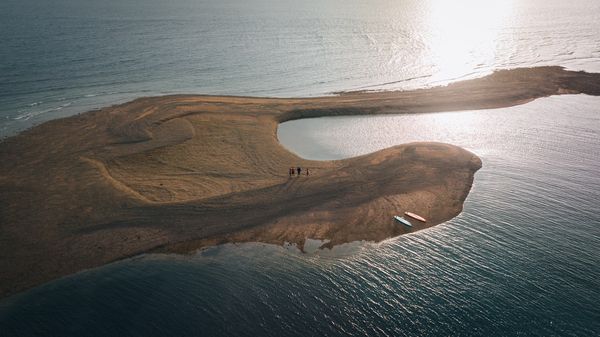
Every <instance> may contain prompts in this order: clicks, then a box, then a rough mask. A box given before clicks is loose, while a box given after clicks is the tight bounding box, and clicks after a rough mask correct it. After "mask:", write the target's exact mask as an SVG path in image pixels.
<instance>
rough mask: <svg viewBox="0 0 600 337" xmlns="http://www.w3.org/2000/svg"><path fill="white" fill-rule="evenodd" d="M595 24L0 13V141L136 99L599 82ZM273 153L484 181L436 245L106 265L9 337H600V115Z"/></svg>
mask: <svg viewBox="0 0 600 337" xmlns="http://www.w3.org/2000/svg"><path fill="white" fill-rule="evenodd" d="M599 6H600V2H598V1H595V0H579V1H568V2H566V1H556V0H550V1H542V0H528V1H517V0H514V1H510V0H507V1H473V0H460V1H452V2H450V1H442V0H439V1H437V0H427V1H416V0H414V1H412V0H411V1H409V0H406V1H391V0H390V1H387V0H380V1H375V0H371V1H354V0H344V1H341V0H339V1H338V0H333V1H316V0H315V1H313V0H308V1H291V0H290V1H287V0H283V1H274V0H273V1H270V0H252V1H233V0H226V1H208V0H197V1H192V0H176V1H168V2H167V1H157V0H148V1H139V0H124V1H91V0H84V1H75V0H50V1H34V0H19V1H17V0H3V1H1V2H0V41H2V42H1V47H0V136H6V135H10V134H14V133H15V132H17V131H20V130H23V129H24V128H27V127H29V126H31V125H32V124H34V123H38V122H41V121H44V120H48V119H53V118H57V117H61V116H67V115H70V114H74V113H78V112H82V111H84V110H87V109H91V108H96V107H100V106H104V105H107V104H113V103H116V102H120V101H123V100H127V99H130V98H134V97H138V96H141V95H154V94H167V93H181V92H187V93H214V94H244V95H261V96H273V95H274V96H304V95H317V94H327V93H331V92H332V91H337V90H349V89H377V88H385V89H389V88H412V87H422V86H428V85H435V84H440V83H445V82H448V81H452V80H455V79H460V78H466V77H472V76H479V75H482V74H485V73H488V72H489V71H491V70H493V69H495V68H502V67H515V66H531V65H540V64H559V65H565V66H568V67H570V68H576V69H586V70H590V71H592V70H597V71H598V70H600V7H599ZM279 138H280V140H281V141H282V142H283V143H284V145H285V146H287V147H288V148H289V149H291V150H292V151H295V152H296V153H298V154H300V155H302V156H305V157H308V158H313V159H332V158H346V157H351V156H355V155H359V154H364V153H369V152H372V151H377V150H379V149H382V148H386V147H389V146H393V145H397V144H401V143H405V142H409V141H431V140H433V141H442V142H448V143H452V144H456V145H459V146H463V147H465V148H467V149H469V150H471V151H473V152H475V153H476V154H477V155H479V156H480V157H481V158H482V160H483V165H484V166H483V168H482V169H481V170H480V171H479V172H478V173H477V174H476V176H475V182H474V185H473V189H472V191H471V194H470V195H469V197H468V198H467V200H466V203H465V209H464V212H463V213H462V214H460V215H459V216H458V217H457V218H455V219H453V220H451V221H449V222H447V223H445V224H441V225H439V226H436V227H433V228H430V229H427V230H424V231H420V232H417V233H412V234H409V235H405V236H402V237H399V238H394V239H390V240H387V241H385V242H383V243H379V244H372V243H362V244H361V243H355V244H351V245H345V246H342V247H336V248H335V249H334V251H333V252H329V251H317V252H315V253H312V254H301V253H299V252H298V251H297V250H295V249H294V248H293V247H292V248H291V247H276V246H270V245H261V244H245V245H239V246H235V245H225V246H219V247H215V248H211V249H208V250H205V251H202V252H199V253H198V254H195V255H193V256H164V255H148V256H142V257H138V258H135V259H130V260H126V261H122V262H118V263H114V264H112V265H108V266H105V267H102V268H98V269H93V270H89V271H84V272H81V273H79V274H76V275H72V276H69V277H66V278H63V279H61V280H57V281H55V282H51V283H48V284H45V285H42V286H40V287H37V288H35V289H32V290H30V291H28V292H25V293H22V294H19V295H16V296H13V297H11V298H8V299H4V300H2V301H0V336H2V337H4V336H10V337H12V336H61V337H62V336H199V335H200V336H234V335H239V336H352V335H353V336H365V335H368V336H415V335H421V336H440V335H441V336H455V335H479V336H491V335H507V336H518V335H523V336H524V335H542V336H552V335H557V336H597V335H600V309H599V305H598V303H600V267H599V266H600V248H599V247H600V207H599V205H600V202H599V200H600V173H599V172H600V159H599V158H600V98H595V97H588V96H583V95H576V96H561V97H551V98H545V99H540V100H537V101H535V102H532V103H529V104H526V105H523V106H518V107H513V108H507V109H497V110H484V111H467V112H453V113H438V114H420V115H402V116H381V117H352V118H345V117H341V118H321V119H317V120H302V121H293V122H288V123H284V124H283V125H281V126H280V129H279ZM314 174H318V172H315V173H314ZM0 258H1V257H0ZM0 278H1V277H0Z"/></svg>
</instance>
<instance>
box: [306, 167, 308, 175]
mask: <svg viewBox="0 0 600 337" xmlns="http://www.w3.org/2000/svg"><path fill="white" fill-rule="evenodd" d="M306 176H307V177H308V168H306Z"/></svg>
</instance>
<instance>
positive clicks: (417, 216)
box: [404, 212, 427, 222]
mask: <svg viewBox="0 0 600 337" xmlns="http://www.w3.org/2000/svg"><path fill="white" fill-rule="evenodd" d="M404 215H406V216H409V217H411V218H413V219H416V220H419V221H423V222H427V220H426V219H425V218H424V217H422V216H420V215H418V214H415V213H412V212H404Z"/></svg>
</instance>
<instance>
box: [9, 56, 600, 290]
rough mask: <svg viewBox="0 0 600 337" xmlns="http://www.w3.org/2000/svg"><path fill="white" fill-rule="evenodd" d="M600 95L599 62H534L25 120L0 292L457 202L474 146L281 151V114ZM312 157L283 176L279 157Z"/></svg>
mask: <svg viewBox="0 0 600 337" xmlns="http://www.w3.org/2000/svg"><path fill="white" fill-rule="evenodd" d="M574 93H585V94H590V95H600V74H590V73H584V72H571V71H566V70H564V69H562V68H560V67H541V68H529V69H515V70H504V71H498V72H496V73H494V74H492V75H490V76H487V77H484V78H480V79H475V80H469V81H464V82H459V83H454V84H451V85H449V86H445V87H436V88H431V89H421V90H414V91H403V92H373V93H368V92H354V93H345V94H341V95H338V96H331V97H317V98H306V99H304V98H300V99H275V98H253V97H224V96H197V95H196V96H192V95H178V96H165V97H150V98H140V99H137V100H134V101H132V102H129V103H125V104H122V105H118V106H112V107H108V108H104V109H101V110H97V111H91V112H87V113H84V114H81V115H77V116H73V117H69V118H65V119H60V120H54V121H50V122H47V123H44V124H42V125H39V126H36V127H34V128H32V129H30V130H27V131H25V132H23V133H21V134H19V135H17V136H14V137H11V138H8V139H6V140H4V141H2V142H1V143H0V297H6V296H8V295H10V294H14V293H16V292H19V291H22V290H24V289H27V288H30V287H32V286H35V285H38V284H41V283H43V282H46V281H49V280H52V279H55V278H58V277H61V276H64V275H68V274H71V273H74V272H77V271H79V270H82V269H85V268H92V267H96V266H100V265H103V264H106V263H109V262H111V261H115V260H119V259H123V258H126V257H129V256H134V255H137V254H141V253H145V252H190V251H193V250H195V249H198V248H200V247H203V246H207V245H214V244H219V243H224V242H248V241H260V242H269V243H278V244H279V243H283V242H284V241H287V242H293V243H297V244H299V245H300V246H302V244H303V242H304V240H305V239H306V238H313V239H327V240H331V241H330V243H329V245H335V244H340V243H344V242H350V241H355V240H371V241H381V240H383V239H386V238H389V237H392V236H397V235H401V234H403V233H405V232H407V231H408V229H407V227H404V226H402V225H400V224H398V223H396V222H394V220H393V219H392V216H393V215H396V214H402V213H403V212H404V211H408V210H409V211H413V212H416V213H418V214H421V215H423V216H425V217H426V218H428V222H427V223H425V224H423V223H418V222H414V227H413V228H412V230H411V231H414V230H419V229H422V228H425V227H429V226H433V225H436V224H439V223H441V222H444V221H447V220H449V219H451V218H452V217H454V216H456V215H457V214H459V213H460V212H461V210H462V205H463V202H464V200H465V198H466V196H467V195H468V193H469V190H470V188H471V184H472V181H473V177H474V174H475V172H476V171H477V170H478V169H479V168H480V167H481V161H480V159H479V158H478V157H477V156H476V155H474V154H473V153H470V152H468V151H466V150H464V149H461V148H459V147H456V146H453V145H449V144H440V143H411V144H405V145H399V146H395V147H392V148H388V149H385V150H382V151H378V152H375V153H372V154H368V155H365V156H361V157H356V158H351V159H347V160H339V161H310V160H305V159H303V158H299V157H298V156H296V155H294V154H293V153H290V152H289V151H287V150H286V149H285V148H283V147H282V146H281V145H280V144H279V142H278V140H277V136H276V132H277V125H278V124H279V123H281V122H283V121H287V120H292V119H299V118H306V117H319V116H332V115H359V114H360V115H365V114H400V113H419V112H435V111H451V110H463V109H483V108H497V107H507V106H512V105H516V104H522V103H525V102H528V101H531V100H534V99H536V98H539V97H544V96H549V95H557V94H574ZM291 166H302V167H305V168H310V176H308V177H307V176H300V177H289V175H288V168H289V167H291Z"/></svg>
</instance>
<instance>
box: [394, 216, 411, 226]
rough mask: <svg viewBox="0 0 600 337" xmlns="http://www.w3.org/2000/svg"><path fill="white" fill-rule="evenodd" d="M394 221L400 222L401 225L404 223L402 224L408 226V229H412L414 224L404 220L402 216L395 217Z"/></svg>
mask: <svg viewBox="0 0 600 337" xmlns="http://www.w3.org/2000/svg"><path fill="white" fill-rule="evenodd" d="M394 219H396V221H398V222H400V223H402V224H405V225H406V226H408V227H412V224H411V223H410V222H409V221H408V220H406V219H404V218H403V217H401V216H397V215H395V216H394Z"/></svg>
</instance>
